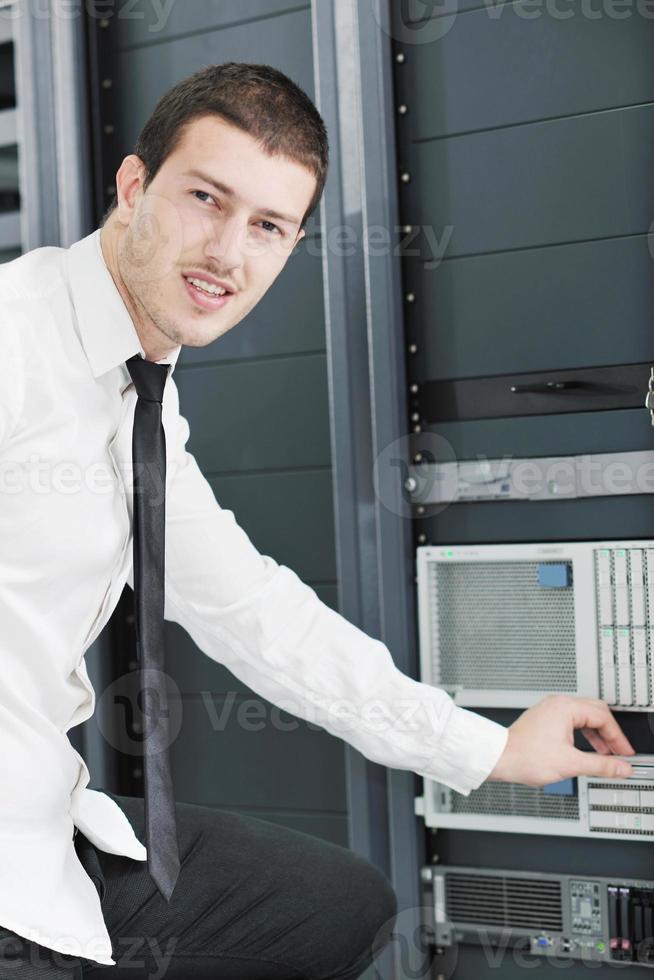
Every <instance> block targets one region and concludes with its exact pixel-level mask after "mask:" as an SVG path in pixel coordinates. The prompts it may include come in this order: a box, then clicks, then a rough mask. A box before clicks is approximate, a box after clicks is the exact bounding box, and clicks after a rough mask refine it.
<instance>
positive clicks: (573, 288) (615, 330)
mask: <svg viewBox="0 0 654 980" xmlns="http://www.w3.org/2000/svg"><path fill="white" fill-rule="evenodd" d="M405 268H406V280H405V283H406V288H407V290H408V289H410V290H411V291H412V292H413V293H414V295H415V302H414V303H413V304H412V305H409V307H408V308H407V334H408V339H409V340H411V341H413V342H415V343H416V344H417V345H418V356H417V357H416V358H414V359H413V362H414V363H413V365H412V366H413V368H414V374H413V380H415V381H422V380H424V379H426V378H459V377H466V376H471V375H482V374H503V373H508V372H510V371H538V370H540V369H541V368H542V367H543V366H544V365H548V366H549V367H552V368H564V367H568V368H572V367H577V366H579V367H581V366H582V365H585V364H598V365H599V364H606V365H609V364H620V363H629V362H637V361H646V360H652V359H654V330H653V329H652V324H653V323H654V289H653V288H652V255H651V253H650V249H649V247H648V239H647V236H645V235H643V236H640V237H634V238H617V239H610V240H607V241H598V242H585V243H583V244H579V245H564V246H560V247H556V248H540V249H526V250H524V251H520V252H503V253H498V254H495V255H483V256H479V257H477V258H464V259H452V260H449V259H446V260H445V261H444V262H442V263H441V264H440V265H439V266H438V267H437V268H435V269H434V268H431V269H423V268H422V265H421V264H420V263H419V262H417V261H414V260H410V261H409V260H407V263H406V266H405ZM552 283H555V284H556V288H554V289H553V288H552Z"/></svg>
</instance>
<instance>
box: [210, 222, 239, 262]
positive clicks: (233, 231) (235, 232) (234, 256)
mask: <svg viewBox="0 0 654 980" xmlns="http://www.w3.org/2000/svg"><path fill="white" fill-rule="evenodd" d="M246 232H247V228H246V226H245V225H244V224H243V222H242V221H239V220H238V219H237V218H228V219H226V220H225V221H224V222H221V224H220V226H219V228H218V229H217V230H216V233H215V234H214V235H213V236H212V237H211V238H210V239H209V241H208V242H207V244H206V247H205V253H206V255H207V257H209V258H213V259H215V261H216V262H217V263H218V264H219V265H220V267H221V268H222V269H224V270H225V271H226V272H231V270H232V269H238V268H239V267H240V266H242V265H243V256H244V246H245V236H246Z"/></svg>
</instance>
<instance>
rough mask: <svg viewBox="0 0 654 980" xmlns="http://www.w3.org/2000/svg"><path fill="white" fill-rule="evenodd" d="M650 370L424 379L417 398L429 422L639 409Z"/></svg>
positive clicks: (622, 366)
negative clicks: (451, 379)
mask: <svg viewBox="0 0 654 980" xmlns="http://www.w3.org/2000/svg"><path fill="white" fill-rule="evenodd" d="M650 370H651V369H650V365H649V364H648V363H647V362H645V363H643V364H620V365H609V366H605V367H592V368H589V367H584V368H572V369H569V370H547V371H537V372H533V373H530V374H518V373H516V374H504V375H486V376H485V377H478V378H461V379H460V380H458V381H426V382H425V383H424V384H422V385H420V388H419V390H418V392H417V393H416V395H415V398H414V399H413V402H414V403H415V408H416V410H417V411H418V413H419V415H420V419H421V421H424V422H430V423H438V422H439V421H442V420H447V421H449V422H453V421H464V420H467V419H496V418H508V417H510V416H524V415H553V414H562V413H564V414H569V413H571V412H599V411H606V410H609V411H615V410H616V409H627V408H640V407H641V406H642V404H643V392H644V391H646V390H647V386H648V381H649V377H650Z"/></svg>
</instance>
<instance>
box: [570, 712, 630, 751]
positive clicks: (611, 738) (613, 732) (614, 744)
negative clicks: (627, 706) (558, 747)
mask: <svg viewBox="0 0 654 980" xmlns="http://www.w3.org/2000/svg"><path fill="white" fill-rule="evenodd" d="M570 704H571V706H572V720H573V724H574V727H575V728H582V729H583V728H592V729H595V730H596V731H597V732H598V733H599V734H600V735H601V737H602V738H603V739H604V742H605V743H606V745H607V746H608V747H609V749H610V750H611V752H614V753H615V754H616V755H633V754H634V752H635V750H634V748H633V746H632V745H631V743H630V741H629V739H628V738H627V736H626V735H625V734H624V732H623V731H622V729H621V728H620V726H619V725H618V723H617V721H616V720H615V718H614V717H613V715H612V714H611V711H610V709H609V708H608V706H607V705H606V704H605V703H604V701H593V700H591V699H590V698H574V699H573V700H572V701H571V702H570Z"/></svg>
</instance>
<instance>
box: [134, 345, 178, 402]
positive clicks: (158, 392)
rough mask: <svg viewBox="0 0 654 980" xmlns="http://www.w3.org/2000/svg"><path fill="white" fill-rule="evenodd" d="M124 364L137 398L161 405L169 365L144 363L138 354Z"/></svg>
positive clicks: (143, 359) (151, 362)
mask: <svg viewBox="0 0 654 980" xmlns="http://www.w3.org/2000/svg"><path fill="white" fill-rule="evenodd" d="M125 364H126V366H127V370H128V371H129V373H130V376H131V378H132V381H133V382H134V387H135V388H136V393H137V395H138V396H139V398H143V399H145V401H148V402H159V403H160V404H161V402H162V401H163V393H164V386H165V384H166V378H167V377H168V369H169V368H170V364H155V362H154V361H146V360H145V358H143V357H141V355H140V354H135V355H134V357H130V358H128V359H127V360H126V361H125Z"/></svg>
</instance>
